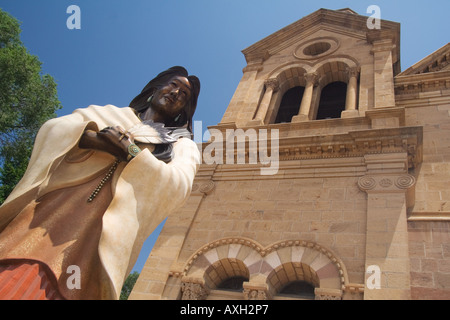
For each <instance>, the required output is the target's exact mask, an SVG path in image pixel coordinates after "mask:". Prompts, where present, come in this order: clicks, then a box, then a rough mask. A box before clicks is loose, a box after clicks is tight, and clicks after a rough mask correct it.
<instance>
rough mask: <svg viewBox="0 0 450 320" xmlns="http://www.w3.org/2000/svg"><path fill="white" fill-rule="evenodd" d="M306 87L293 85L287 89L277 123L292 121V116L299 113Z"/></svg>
mask: <svg viewBox="0 0 450 320" xmlns="http://www.w3.org/2000/svg"><path fill="white" fill-rule="evenodd" d="M304 91H305V88H304V87H300V86H299V87H293V88H291V89H289V90H288V91H286V93H285V94H284V95H283V99H281V103H280V108H279V109H278V114H277V117H276V119H275V123H283V122H291V120H292V117H293V116H296V115H297V114H298V111H299V110H300V104H301V102H302V98H303V92H304Z"/></svg>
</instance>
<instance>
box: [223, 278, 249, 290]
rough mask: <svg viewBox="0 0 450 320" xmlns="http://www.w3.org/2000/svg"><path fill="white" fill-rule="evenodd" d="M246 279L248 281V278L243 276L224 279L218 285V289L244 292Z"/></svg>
mask: <svg viewBox="0 0 450 320" xmlns="http://www.w3.org/2000/svg"><path fill="white" fill-rule="evenodd" d="M244 281H248V279H247V278H246V277H241V276H236V277H231V278H228V279H226V280H224V281H222V282H221V283H220V284H219V285H218V286H217V289H220V290H228V291H238V292H242V290H244Z"/></svg>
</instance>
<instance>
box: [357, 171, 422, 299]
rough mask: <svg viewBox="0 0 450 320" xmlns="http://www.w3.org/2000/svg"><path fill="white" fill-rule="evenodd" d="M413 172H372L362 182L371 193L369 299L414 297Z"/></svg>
mask: <svg viewBox="0 0 450 320" xmlns="http://www.w3.org/2000/svg"><path fill="white" fill-rule="evenodd" d="M414 184H415V179H414V177H413V176H411V175H409V174H407V173H403V174H388V173H385V174H382V173H380V174H368V175H365V176H363V177H361V178H360V179H359V181H358V186H359V188H360V189H361V190H363V191H365V192H366V193H367V229H366V252H365V255H366V262H365V270H366V277H365V288H364V299H365V300H395V299H399V300H404V299H410V298H411V291H410V285H411V280H410V259H409V250H408V248H409V246H408V226H407V216H406V209H407V202H408V199H407V198H408V194H409V195H410V193H409V192H408V191H411V190H412V189H413V188H412V187H413V186H414Z"/></svg>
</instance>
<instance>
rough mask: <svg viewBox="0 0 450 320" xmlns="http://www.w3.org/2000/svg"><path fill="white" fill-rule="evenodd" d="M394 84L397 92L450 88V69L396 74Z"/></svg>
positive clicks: (405, 92) (406, 92) (408, 92)
mask: <svg viewBox="0 0 450 320" xmlns="http://www.w3.org/2000/svg"><path fill="white" fill-rule="evenodd" d="M394 86H395V94H410V93H416V92H426V91H435V90H440V89H450V70H448V71H446V70H444V71H438V72H430V73H421V74H409V75H401V76H396V77H395V78H394Z"/></svg>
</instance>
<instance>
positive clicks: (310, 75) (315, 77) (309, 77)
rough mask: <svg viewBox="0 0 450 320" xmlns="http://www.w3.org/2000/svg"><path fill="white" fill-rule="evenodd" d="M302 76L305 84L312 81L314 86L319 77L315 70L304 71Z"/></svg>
mask: <svg viewBox="0 0 450 320" xmlns="http://www.w3.org/2000/svg"><path fill="white" fill-rule="evenodd" d="M304 77H305V80H306V84H307V85H308V83H312V84H313V85H314V86H316V85H317V84H318V82H319V79H320V76H319V74H318V73H317V72H311V73H305V74H304Z"/></svg>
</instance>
